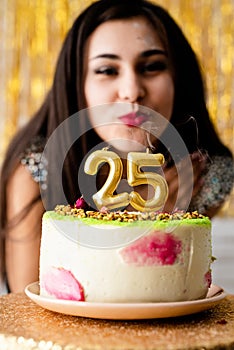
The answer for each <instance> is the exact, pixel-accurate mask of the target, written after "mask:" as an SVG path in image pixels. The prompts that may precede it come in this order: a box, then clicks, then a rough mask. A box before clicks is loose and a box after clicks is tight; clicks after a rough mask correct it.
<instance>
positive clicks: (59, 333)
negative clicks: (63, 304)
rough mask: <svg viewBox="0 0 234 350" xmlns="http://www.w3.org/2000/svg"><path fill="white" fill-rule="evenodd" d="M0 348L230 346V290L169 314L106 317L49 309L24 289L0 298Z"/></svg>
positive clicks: (233, 312)
mask: <svg viewBox="0 0 234 350" xmlns="http://www.w3.org/2000/svg"><path fill="white" fill-rule="evenodd" d="M0 345H1V347H0V348H1V350H18V349H19V350H29V349H38V350H62V349H63V350H75V349H76V350H99V349H105V350H125V349H126V350H131V349H132V350H153V349H160V350H162V349H163V350H165V349H170V350H176V349H180V350H182V349H184V350H185V349H186V350H189V349H193V350H195V349H218V348H220V349H221V348H222V349H233V348H234V296H228V297H227V298H226V299H224V300H222V301H221V303H220V304H219V305H218V306H216V307H214V308H213V309H210V310H208V311H205V312H202V313H199V314H194V315H191V316H183V317H178V318H171V319H155V320H143V321H109V320H96V319H91V318H82V317H74V316H68V315H63V314H59V313H54V312H51V311H48V310H46V309H43V308H41V307H40V306H38V305H36V304H34V303H33V302H32V301H31V300H30V299H29V298H28V297H27V296H26V295H25V294H23V293H19V294H9V295H6V296H3V297H1V298H0Z"/></svg>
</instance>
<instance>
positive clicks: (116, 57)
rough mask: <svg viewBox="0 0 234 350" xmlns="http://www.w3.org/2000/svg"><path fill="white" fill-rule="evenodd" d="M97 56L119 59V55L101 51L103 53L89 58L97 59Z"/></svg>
mask: <svg viewBox="0 0 234 350" xmlns="http://www.w3.org/2000/svg"><path fill="white" fill-rule="evenodd" d="M97 58H110V59H112V60H119V59H120V56H118V55H114V54H112V53H103V54H100V55H97V56H94V57H91V58H90V59H91V60H95V59H97Z"/></svg>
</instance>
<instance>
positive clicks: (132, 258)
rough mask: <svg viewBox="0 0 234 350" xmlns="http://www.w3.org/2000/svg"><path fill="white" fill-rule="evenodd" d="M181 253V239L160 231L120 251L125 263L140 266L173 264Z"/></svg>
mask: <svg viewBox="0 0 234 350" xmlns="http://www.w3.org/2000/svg"><path fill="white" fill-rule="evenodd" d="M180 253H181V241H179V240H178V239H176V238H175V237H173V235H172V234H169V233H168V234H166V233H162V232H160V231H154V232H152V233H151V234H150V235H147V236H144V237H142V238H140V239H138V240H137V241H135V242H134V243H133V244H130V245H129V246H127V247H126V248H123V249H122V250H121V251H120V254H121V256H122V258H123V260H124V262H125V263H127V264H134V265H138V266H152V265H173V264H174V263H175V261H176V259H177V256H178V255H179V254H180Z"/></svg>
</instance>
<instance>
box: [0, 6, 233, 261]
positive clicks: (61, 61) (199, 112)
mask: <svg viewBox="0 0 234 350" xmlns="http://www.w3.org/2000/svg"><path fill="white" fill-rule="evenodd" d="M136 16H144V17H146V18H147V20H148V21H150V23H151V24H152V25H153V26H154V28H155V29H156V30H157V33H158V35H159V37H160V39H161V41H162V44H163V45H164V46H165V48H166V50H167V52H168V57H169V62H171V65H172V70H173V77H174V85H175V101H174V108H173V114H172V118H171V122H172V124H173V125H174V126H175V127H176V128H177V129H178V131H179V132H180V133H181V136H182V137H184V141H185V143H186V145H187V147H188V149H189V150H191V151H192V150H193V148H194V142H195V141H194V139H193V138H192V137H188V138H186V135H187V132H185V133H184V135H183V130H184V126H187V125H188V123H187V121H188V118H190V117H191V116H192V120H195V125H196V128H197V130H198V137H197V139H196V143H197V144H196V147H197V146H198V147H199V148H202V149H204V150H206V151H207V152H208V153H209V154H210V155H212V154H230V152H229V150H228V149H227V148H226V147H225V146H224V145H223V143H222V142H221V141H220V139H219V137H218V135H217V133H216V132H215V129H214V126H213V125H212V122H211V120H210V118H209V114H208V111H207V108H206V101H205V89H204V84H203V79H202V75H201V69H200V67H199V64H198V60H197V58H196V55H195V53H194V52H193V50H192V48H191V46H190V45H189V43H188V41H187V40H186V38H185V36H184V35H183V33H182V31H181V29H180V28H179V27H178V25H177V24H176V23H175V21H174V20H173V19H172V18H171V16H170V15H169V14H168V12H167V11H165V10H164V9H163V8H161V7H160V6H157V5H155V4H152V3H151V2H148V1H146V0H134V1H132V0H100V1H97V2H94V3H93V4H91V5H90V6H89V7H88V8H87V9H86V10H84V11H83V12H82V13H81V14H80V15H79V17H78V18H77V19H76V20H75V22H74V24H73V26H72V27H71V29H70V30H69V32H68V34H67V37H66V39H65V41H64V44H63V46H62V49H61V52H60V55H59V57H58V62H57V67H56V71H55V76H54V81H53V84H52V87H51V89H50V91H49V93H48V95H47V96H46V98H45V101H44V103H43V104H42V107H41V108H40V109H39V111H38V112H37V113H36V114H35V115H34V116H33V118H32V119H31V120H30V122H29V123H28V124H27V125H26V126H25V127H24V128H23V129H22V130H20V131H19V132H18V133H17V135H16V136H15V137H14V139H13V140H12V142H11V143H10V145H9V148H8V150H7V152H6V156H5V161H4V162H3V165H2V175H1V188H0V191H1V205H0V210H1V213H0V221H1V227H0V229H1V235H2V240H1V242H2V245H1V252H0V256H1V257H2V259H3V257H4V254H3V252H4V249H3V237H4V230H5V228H6V225H7V222H6V204H7V203H6V185H7V181H8V178H9V177H10V176H11V174H12V172H13V170H14V169H15V168H16V167H17V165H18V163H19V160H20V157H21V155H22V153H23V152H24V150H25V148H26V147H27V145H28V144H29V143H30V142H31V140H32V139H33V137H35V136H36V135H42V136H43V137H44V138H45V140H48V139H49V137H50V136H51V135H52V133H53V132H54V130H55V129H56V128H57V127H58V126H59V125H60V124H61V123H62V122H63V121H64V120H66V119H67V118H69V117H70V116H72V115H74V114H75V113H76V112H78V111H80V110H82V109H84V108H85V107H86V105H85V96H84V88H83V85H84V74H83V67H84V57H83V52H84V48H85V43H86V41H87V38H88V37H89V36H90V34H91V33H92V32H93V31H94V30H95V28H97V27H98V26H99V25H100V24H101V23H103V22H106V21H109V20H114V19H125V18H131V17H136ZM84 120H85V119H84V118H80V119H79V118H78V119H77V130H81V129H84V128H86V126H85V125H83V124H84V123H85V121H84ZM190 120H191V119H190ZM73 131H74V130H73ZM70 133H71V130H70V129H69V128H68V130H64V133H63V135H60V138H59V139H57V143H56V145H55V148H54V150H55V151H56V154H57V155H55V154H54V153H53V152H51V153H49V154H48V155H47V156H48V163H49V166H52V165H53V168H55V167H56V159H57V157H59V154H60V150H61V149H62V148H63V147H66V145H68V144H69V142H70V141H69V138H70ZM98 142H100V140H99V138H98V136H97V135H96V133H95V132H94V131H92V130H91V131H90V132H88V133H86V135H82V137H80V138H79V139H78V140H77V141H76V142H75V143H74V144H73V145H72V147H71V148H70V150H69V152H68V154H67V157H66V160H65V163H64V169H63V187H64V188H63V191H64V193H65V194H66V198H67V201H68V202H69V203H74V201H75V199H76V198H78V197H79V196H80V195H81V194H80V191H79V187H78V183H77V172H78V169H79V166H80V163H81V161H82V159H83V157H84V155H85V154H86V153H87V152H88V150H90V149H91V148H92V147H93V146H94V145H95V144H97V143H98ZM71 169H72V171H71ZM53 174H54V172H53ZM50 181H51V183H52V182H53V183H54V182H56V179H55V178H54V177H53V178H52V179H51V178H50V172H49V175H48V188H49V187H50ZM55 192H56V193H54V192H53V193H51V192H49V195H47V194H45V197H47V198H45V201H46V202H47V204H48V208H50V207H53V206H54V205H55V204H56V203H58V201H59V199H58V197H57V194H58V192H59V190H58V189H57V190H56V191H55ZM37 199H39V197H38V198H35V201H36V200H37ZM2 266H3V262H2Z"/></svg>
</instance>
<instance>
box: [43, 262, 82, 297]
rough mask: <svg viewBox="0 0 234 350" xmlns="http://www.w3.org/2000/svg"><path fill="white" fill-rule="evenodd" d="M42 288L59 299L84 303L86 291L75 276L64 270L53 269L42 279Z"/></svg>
mask: <svg viewBox="0 0 234 350" xmlns="http://www.w3.org/2000/svg"><path fill="white" fill-rule="evenodd" d="M42 281H43V283H42V286H43V288H45V290H46V291H47V292H48V293H49V294H50V295H53V296H55V297H56V298H57V299H63V300H77V301H84V300H85V297H84V289H83V287H82V286H81V284H80V283H79V282H78V281H77V279H76V278H75V277H74V275H73V274H72V273H71V272H70V271H68V270H65V269H64V268H62V267H61V268H56V267H52V268H51V270H50V271H48V272H47V273H46V275H44V276H43V278H42Z"/></svg>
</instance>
